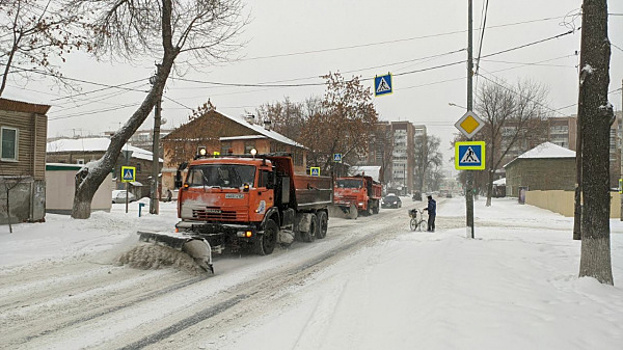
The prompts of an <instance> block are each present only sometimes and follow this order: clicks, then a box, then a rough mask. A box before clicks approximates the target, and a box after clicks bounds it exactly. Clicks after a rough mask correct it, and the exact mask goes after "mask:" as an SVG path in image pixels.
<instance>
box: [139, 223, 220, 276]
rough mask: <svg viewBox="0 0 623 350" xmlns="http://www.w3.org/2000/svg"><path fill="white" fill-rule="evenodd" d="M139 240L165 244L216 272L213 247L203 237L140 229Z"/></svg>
mask: <svg viewBox="0 0 623 350" xmlns="http://www.w3.org/2000/svg"><path fill="white" fill-rule="evenodd" d="M138 234H139V241H142V242H151V243H156V244H161V245H165V246H168V247H171V248H173V249H177V250H179V251H182V252H184V253H186V254H188V255H189V256H190V257H191V258H193V259H194V260H195V262H196V263H197V265H199V267H201V268H202V269H203V270H204V271H206V272H207V271H210V272H212V273H214V268H213V267H212V249H211V248H210V244H209V243H208V242H207V241H206V240H205V239H203V238H197V237H183V236H172V235H167V234H164V233H156V232H146V231H139V232H138Z"/></svg>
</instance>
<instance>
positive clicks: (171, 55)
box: [71, 51, 178, 219]
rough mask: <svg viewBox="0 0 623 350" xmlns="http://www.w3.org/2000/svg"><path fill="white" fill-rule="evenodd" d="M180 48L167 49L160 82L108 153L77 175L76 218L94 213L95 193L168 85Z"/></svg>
mask: <svg viewBox="0 0 623 350" xmlns="http://www.w3.org/2000/svg"><path fill="white" fill-rule="evenodd" d="M177 54H178V52H177V51H173V52H168V53H167V52H165V56H164V58H163V61H162V66H161V67H162V69H160V71H159V72H158V74H157V75H156V82H155V84H154V86H153V87H152V89H151V91H149V93H148V94H147V96H146V97H145V99H144V100H143V103H142V104H141V106H140V107H139V108H138V110H137V111H136V112H134V114H133V115H132V117H131V118H130V119H129V120H128V121H127V122H126V124H125V125H124V126H123V127H122V128H121V129H119V130H118V131H117V132H116V133H115V134H114V135H113V136H112V137H111V139H110V145H109V146H108V149H107V150H106V153H105V154H104V156H103V157H102V158H101V159H100V160H99V161H98V162H97V163H96V164H97V165H96V166H94V167H91V168H88V169H87V168H86V167H85V168H82V170H80V171H79V172H78V174H77V175H76V191H75V195H74V204H73V210H72V213H71V216H72V217H73V218H75V219H87V218H89V217H90V216H91V201H92V199H93V195H94V194H95V192H96V191H97V189H98V188H99V186H100V185H101V184H102V182H103V181H104V179H105V178H106V175H107V174H108V173H110V171H111V170H112V168H113V167H114V166H115V163H116V162H117V158H118V157H119V154H120V153H121V150H122V148H123V146H124V145H125V144H126V143H127V142H128V140H129V139H130V137H132V135H133V134H134V133H135V132H136V130H137V129H138V128H139V127H140V126H141V124H143V122H144V121H145V119H147V117H148V116H149V114H150V113H151V110H152V109H153V107H154V106H155V104H156V102H157V101H158V97H159V96H160V94H161V93H162V91H163V90H164V85H165V83H166V80H167V78H168V76H169V73H170V72H171V67H172V66H173V62H174V60H175V57H176V56H177Z"/></svg>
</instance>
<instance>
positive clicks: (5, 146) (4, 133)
mask: <svg viewBox="0 0 623 350" xmlns="http://www.w3.org/2000/svg"><path fill="white" fill-rule="evenodd" d="M0 138H1V139H2V140H1V141H0V142H1V143H0V144H1V145H2V151H1V153H2V155H1V157H0V158H1V160H4V161H14V162H16V161H17V154H18V151H19V149H18V143H19V129H16V128H10V127H6V126H3V127H2V130H1V132H0Z"/></svg>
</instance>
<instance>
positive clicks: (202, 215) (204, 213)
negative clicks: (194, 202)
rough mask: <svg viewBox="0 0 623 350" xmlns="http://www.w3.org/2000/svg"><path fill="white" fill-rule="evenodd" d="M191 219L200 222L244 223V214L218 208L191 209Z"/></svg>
mask: <svg viewBox="0 0 623 350" xmlns="http://www.w3.org/2000/svg"><path fill="white" fill-rule="evenodd" d="M193 219H196V220H202V221H246V220H247V218H246V213H245V212H237V211H235V210H221V209H219V208H210V207H208V208H206V209H193Z"/></svg>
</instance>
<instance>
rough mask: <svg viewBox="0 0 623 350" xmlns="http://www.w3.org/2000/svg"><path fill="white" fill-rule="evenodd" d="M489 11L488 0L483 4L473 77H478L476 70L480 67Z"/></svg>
mask: <svg viewBox="0 0 623 350" xmlns="http://www.w3.org/2000/svg"><path fill="white" fill-rule="evenodd" d="M488 10H489V0H485V2H484V4H483V13H484V15H483V20H482V29H481V32H480V43H479V44H478V58H476V72H475V73H474V75H476V76H478V68H479V67H480V54H482V43H483V42H484V40H485V29H486V28H487V12H488Z"/></svg>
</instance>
